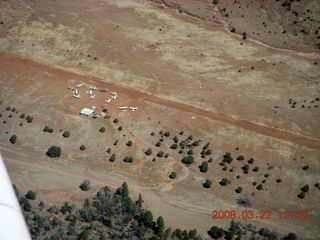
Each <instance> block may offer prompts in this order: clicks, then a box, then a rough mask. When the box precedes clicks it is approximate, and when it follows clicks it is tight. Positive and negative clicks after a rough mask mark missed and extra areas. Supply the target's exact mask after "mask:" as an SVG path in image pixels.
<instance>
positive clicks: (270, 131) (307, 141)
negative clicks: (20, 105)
mask: <svg viewBox="0 0 320 240" xmlns="http://www.w3.org/2000/svg"><path fill="white" fill-rule="evenodd" d="M0 58H1V59H2V60H4V61H8V62H12V63H14V64H18V65H19V64H20V65H25V66H29V67H31V68H36V69H39V70H42V71H45V72H48V73H51V74H55V75H58V76H59V75H60V76H62V77H65V78H73V79H77V80H79V81H84V82H87V83H88V82H90V83H91V84H94V85H96V86H98V87H99V86H101V87H103V88H109V89H113V91H117V92H119V93H122V94H125V95H128V96H130V97H137V98H142V99H144V100H145V101H149V102H152V103H155V104H158V105H163V106H167V107H170V108H174V109H177V110H180V111H182V112H187V113H192V114H196V115H198V116H203V117H207V118H210V119H212V120H216V121H220V122H224V123H227V124H231V125H234V126H237V127H240V128H243V129H246V130H249V131H252V132H255V133H258V134H262V135H266V136H269V137H273V138H277V139H280V140H284V141H287V142H291V143H295V144H298V145H303V146H307V147H310V148H314V149H320V141H319V140H316V139H312V138H309V137H307V136H303V135H298V134H295V133H291V132H287V131H284V130H281V129H276V128H273V127H269V126H264V125H258V124H256V123H253V122H249V121H246V120H240V119H236V118H233V117H230V116H227V115H224V114H221V113H215V112H210V111H208V110H205V109H201V108H199V107H195V106H192V105H187V104H184V103H180V102H173V101H170V100H167V99H163V98H160V97H157V96H154V95H150V94H148V93H146V92H141V91H139V90H136V89H133V88H128V87H125V86H120V85H116V84H113V83H108V82H103V79H99V78H97V77H94V76H85V75H81V74H78V73H74V72H69V71H67V70H63V69H59V68H56V67H52V66H49V65H45V64H43V63H38V62H35V61H33V60H30V59H26V58H23V57H20V56H17V55H14V54H12V53H5V52H0Z"/></svg>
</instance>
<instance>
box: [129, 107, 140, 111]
mask: <svg viewBox="0 0 320 240" xmlns="http://www.w3.org/2000/svg"><path fill="white" fill-rule="evenodd" d="M129 109H130V110H131V111H133V112H134V111H137V110H138V108H137V107H129Z"/></svg>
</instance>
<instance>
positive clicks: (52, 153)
mask: <svg viewBox="0 0 320 240" xmlns="http://www.w3.org/2000/svg"><path fill="white" fill-rule="evenodd" d="M46 155H47V156H48V157H60V155H61V148H60V147H57V146H51V147H50V148H49V149H48V151H47V152H46Z"/></svg>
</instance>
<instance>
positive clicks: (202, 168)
mask: <svg viewBox="0 0 320 240" xmlns="http://www.w3.org/2000/svg"><path fill="white" fill-rule="evenodd" d="M199 168H200V171H201V172H206V171H208V168H209V167H208V163H207V162H202V164H201V165H200V166H199Z"/></svg>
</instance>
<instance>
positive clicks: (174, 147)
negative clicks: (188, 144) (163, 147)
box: [170, 143, 178, 149]
mask: <svg viewBox="0 0 320 240" xmlns="http://www.w3.org/2000/svg"><path fill="white" fill-rule="evenodd" d="M170 148H171V149H177V148H178V144H176V143H174V144H172V145H171V146H170Z"/></svg>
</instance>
